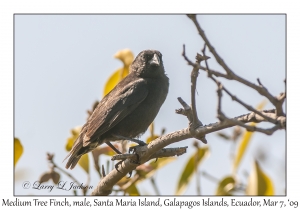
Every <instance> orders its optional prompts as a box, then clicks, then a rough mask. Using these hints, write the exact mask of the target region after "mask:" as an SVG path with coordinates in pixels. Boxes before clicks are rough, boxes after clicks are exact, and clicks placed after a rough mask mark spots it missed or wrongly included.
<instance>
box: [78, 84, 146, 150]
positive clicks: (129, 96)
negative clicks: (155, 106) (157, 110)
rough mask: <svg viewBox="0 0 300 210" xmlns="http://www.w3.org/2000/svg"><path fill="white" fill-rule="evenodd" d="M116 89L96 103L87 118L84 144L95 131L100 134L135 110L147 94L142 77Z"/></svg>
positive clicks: (89, 140) (89, 141)
mask: <svg viewBox="0 0 300 210" xmlns="http://www.w3.org/2000/svg"><path fill="white" fill-rule="evenodd" d="M119 87H120V86H119ZM116 90H117V91H114V92H111V93H110V96H108V97H106V98H105V99H103V100H102V101H101V102H100V103H99V104H98V106H97V108H96V109H95V111H94V112H93V114H92V115H91V117H90V118H89V120H88V122H87V124H86V125H87V126H86V133H85V136H84V138H83V145H84V146H86V145H88V144H89V143H91V141H93V139H91V137H92V136H93V135H94V134H95V133H97V136H98V135H102V134H103V133H105V132H106V131H108V130H109V129H111V128H113V127H114V126H115V125H116V124H117V123H118V122H120V121H121V120H122V119H123V118H124V117H126V116H127V115H128V114H130V113H131V112H132V111H133V110H135V109H136V107H137V106H138V105H139V104H140V103H141V102H142V101H143V100H144V99H145V98H146V97H147V95H148V88H147V83H146V81H145V80H143V79H138V80H136V81H133V82H131V83H129V84H127V85H126V86H125V87H123V88H117V89H116Z"/></svg>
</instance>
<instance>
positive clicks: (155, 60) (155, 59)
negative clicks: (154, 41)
mask: <svg viewBox="0 0 300 210" xmlns="http://www.w3.org/2000/svg"><path fill="white" fill-rule="evenodd" d="M149 64H150V65H151V66H152V65H154V66H159V65H160V60H159V57H158V56H157V55H156V54H154V55H153V58H152V59H151V60H150V61H149Z"/></svg>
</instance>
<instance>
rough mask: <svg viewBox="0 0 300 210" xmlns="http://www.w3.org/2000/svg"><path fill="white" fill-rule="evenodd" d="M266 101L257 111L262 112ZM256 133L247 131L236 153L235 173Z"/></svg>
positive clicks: (253, 124)
mask: <svg viewBox="0 0 300 210" xmlns="http://www.w3.org/2000/svg"><path fill="white" fill-rule="evenodd" d="M266 103H267V102H266V101H265V100H264V101H262V102H261V103H260V104H259V105H258V106H257V107H256V109H257V110H261V109H263V107H264V106H265V105H266ZM250 125H251V126H255V125H256V123H253V122H252V123H250ZM253 133H254V132H250V131H245V133H244V137H243V138H242V140H241V141H240V143H239V145H238V147H237V153H236V156H235V159H234V161H233V173H236V171H237V169H238V167H239V165H240V162H241V160H242V158H243V156H244V154H245V152H246V150H247V148H248V145H249V143H250V140H251V137H252V135H253Z"/></svg>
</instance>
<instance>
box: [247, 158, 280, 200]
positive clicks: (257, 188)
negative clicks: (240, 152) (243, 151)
mask: <svg viewBox="0 0 300 210" xmlns="http://www.w3.org/2000/svg"><path fill="white" fill-rule="evenodd" d="M246 194H247V195H274V186H273V183H272V180H271V179H270V177H269V176H267V175H266V174H265V173H264V172H263V171H262V169H261V168H260V166H259V164H258V162H257V161H256V160H255V162H254V169H253V171H252V173H251V174H250V176H249V180H248V185H247V189H246Z"/></svg>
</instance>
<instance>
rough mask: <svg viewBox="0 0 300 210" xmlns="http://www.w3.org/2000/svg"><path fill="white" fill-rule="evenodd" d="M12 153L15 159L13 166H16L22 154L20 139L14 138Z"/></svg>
mask: <svg viewBox="0 0 300 210" xmlns="http://www.w3.org/2000/svg"><path fill="white" fill-rule="evenodd" d="M14 150H15V151H14V153H15V158H14V166H16V164H17V162H18V160H19V159H20V157H21V155H22V154H23V151H24V149H23V146H22V144H21V141H20V139H18V138H16V137H15V138H14Z"/></svg>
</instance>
